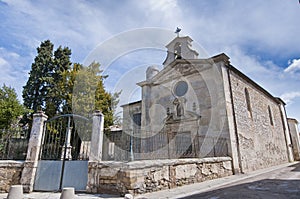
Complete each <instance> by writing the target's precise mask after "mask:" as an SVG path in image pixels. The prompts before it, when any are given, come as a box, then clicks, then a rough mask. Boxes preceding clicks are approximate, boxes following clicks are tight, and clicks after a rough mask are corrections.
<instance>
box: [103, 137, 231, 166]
mask: <svg viewBox="0 0 300 199" xmlns="http://www.w3.org/2000/svg"><path fill="white" fill-rule="evenodd" d="M220 156H228V139H226V138H222V137H212V136H200V135H197V136H194V137H192V136H191V133H190V132H179V133H175V132H172V133H158V134H155V135H153V136H148V137H145V138H142V137H140V136H138V135H136V136H130V135H128V134H126V133H124V132H122V131H114V132H106V133H105V136H104V143H103V160H115V161H132V160H149V159H150V160H151V159H177V158H204V157H220Z"/></svg>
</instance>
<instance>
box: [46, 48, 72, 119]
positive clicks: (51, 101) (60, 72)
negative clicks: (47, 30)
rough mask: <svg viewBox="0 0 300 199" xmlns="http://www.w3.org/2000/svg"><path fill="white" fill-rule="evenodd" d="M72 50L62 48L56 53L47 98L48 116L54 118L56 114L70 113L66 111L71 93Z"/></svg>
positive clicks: (68, 109)
mask: <svg viewBox="0 0 300 199" xmlns="http://www.w3.org/2000/svg"><path fill="white" fill-rule="evenodd" d="M70 56H71V50H70V49H69V48H68V47H64V48H62V47H61V46H59V47H58V49H57V50H56V51H55V52H54V58H53V71H51V75H50V76H51V79H50V90H49V94H48V95H47V97H46V104H47V107H46V114H47V115H48V116H49V117H52V116H54V115H56V114H64V113H70V112H71V109H70V108H67V109H66V107H65V106H66V103H67V102H66V101H67V98H68V94H69V93H70V92H72V91H71V89H70V85H69V81H70V75H71V74H70V72H71V65H72V63H71V61H70Z"/></svg>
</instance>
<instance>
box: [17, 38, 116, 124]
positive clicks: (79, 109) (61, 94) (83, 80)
mask: <svg viewBox="0 0 300 199" xmlns="http://www.w3.org/2000/svg"><path fill="white" fill-rule="evenodd" d="M53 50H54V49H53V44H52V43H51V42H50V41H49V40H46V41H44V42H42V43H41V45H40V47H38V48H37V53H38V54H37V56H36V58H35V59H34V63H32V66H31V71H30V73H29V79H28V81H27V83H26V85H25V86H24V90H23V99H24V105H25V106H26V107H27V108H29V109H32V110H33V111H34V112H36V111H38V110H42V111H44V112H45V113H46V115H48V117H49V118H52V117H53V116H55V115H58V114H67V113H76V114H79V115H84V116H90V115H91V114H92V112H93V111H94V110H101V111H102V113H103V114H104V116H105V127H108V126H110V125H112V124H113V122H114V110H115V108H114V107H115V106H116V104H117V102H118V96H119V94H118V93H115V94H110V93H108V92H107V91H106V90H105V88H104V84H103V81H104V79H105V78H106V77H107V76H102V71H101V70H100V64H99V63H92V64H90V65H89V66H87V67H85V66H83V65H81V64H78V63H74V64H72V63H71V61H70V56H71V50H70V49H69V48H67V47H64V48H62V47H61V46H59V47H58V48H57V49H56V50H55V51H54V52H53Z"/></svg>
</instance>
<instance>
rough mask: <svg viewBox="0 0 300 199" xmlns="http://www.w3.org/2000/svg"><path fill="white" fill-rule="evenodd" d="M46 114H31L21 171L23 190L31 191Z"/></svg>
mask: <svg viewBox="0 0 300 199" xmlns="http://www.w3.org/2000/svg"><path fill="white" fill-rule="evenodd" d="M47 118H48V116H47V115H45V114H44V113H43V112H38V113H35V114H33V122H32V128H31V132H30V139H29V143H28V149H27V156H26V160H25V163H24V169H23V171H22V177H21V184H22V185H23V188H24V192H32V191H33V185H34V179H35V174H36V169H37V166H38V160H39V154H40V148H41V144H42V137H43V129H44V122H45V121H46V120H47Z"/></svg>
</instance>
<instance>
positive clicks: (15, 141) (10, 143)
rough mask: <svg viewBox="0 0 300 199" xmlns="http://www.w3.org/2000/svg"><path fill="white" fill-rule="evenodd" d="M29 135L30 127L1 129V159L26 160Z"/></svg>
mask: <svg viewBox="0 0 300 199" xmlns="http://www.w3.org/2000/svg"><path fill="white" fill-rule="evenodd" d="M29 137H30V132H29V129H2V130H0V159H1V160H25V159H26V154H27V148H28V142H29Z"/></svg>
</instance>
